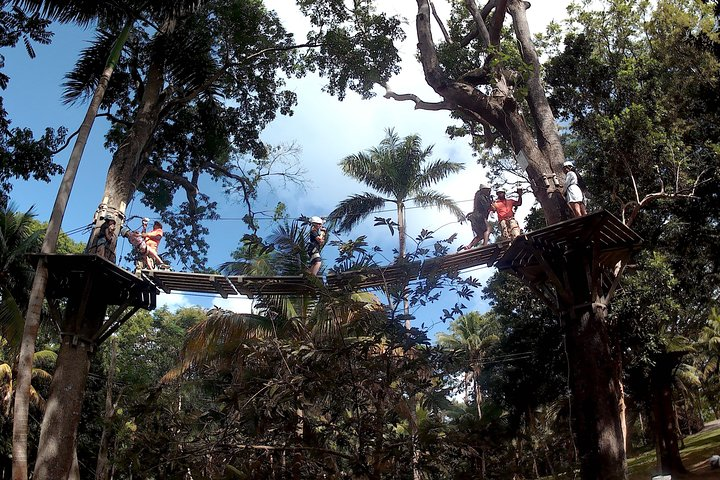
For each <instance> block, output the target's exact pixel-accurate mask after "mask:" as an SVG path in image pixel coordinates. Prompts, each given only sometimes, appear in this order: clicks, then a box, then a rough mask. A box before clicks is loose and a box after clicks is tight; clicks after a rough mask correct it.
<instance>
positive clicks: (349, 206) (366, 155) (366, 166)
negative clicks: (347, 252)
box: [328, 128, 465, 258]
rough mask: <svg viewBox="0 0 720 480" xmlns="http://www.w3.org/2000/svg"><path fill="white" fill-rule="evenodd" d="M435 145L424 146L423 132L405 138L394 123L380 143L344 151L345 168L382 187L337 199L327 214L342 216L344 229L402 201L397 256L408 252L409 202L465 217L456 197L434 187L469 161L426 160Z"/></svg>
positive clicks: (340, 225) (339, 218) (340, 224)
mask: <svg viewBox="0 0 720 480" xmlns="http://www.w3.org/2000/svg"><path fill="white" fill-rule="evenodd" d="M432 150H433V146H432V145H431V146H429V147H427V148H424V149H423V148H422V144H421V140H420V137H419V136H418V135H409V136H407V137H405V138H403V139H401V138H400V137H399V136H398V135H397V133H395V130H394V129H392V128H390V129H388V130H387V131H386V136H385V138H384V139H383V140H382V141H381V142H380V145H379V146H377V147H373V148H371V149H370V150H368V151H366V152H360V153H356V154H354V155H350V156H348V157H345V158H344V159H343V160H342V161H341V162H340V167H341V168H342V171H343V173H344V174H346V175H348V176H350V177H353V178H355V179H356V180H359V181H360V182H362V183H364V184H366V185H368V186H369V187H371V188H372V189H373V190H375V191H376V192H378V193H369V192H365V193H363V194H360V195H351V196H350V197H349V198H347V199H345V200H343V201H341V202H340V203H339V204H338V206H337V207H336V208H335V209H334V210H333V211H332V212H331V213H330V215H329V216H328V219H329V220H333V221H335V222H337V228H338V229H339V231H349V230H351V229H352V228H353V227H354V226H355V225H357V224H358V223H360V222H361V221H362V220H364V219H365V218H366V217H368V216H369V215H370V214H372V213H373V212H377V211H378V210H380V209H382V208H384V207H385V204H386V203H387V202H390V203H394V204H395V205H396V207H397V222H398V238H399V248H398V258H403V257H404V256H405V235H406V225H405V205H406V203H407V202H408V201H410V200H414V201H415V203H416V204H417V205H419V206H421V207H436V208H440V209H445V210H448V211H450V212H451V213H452V214H454V215H455V216H456V217H457V218H458V220H463V219H464V218H465V216H464V213H463V211H462V210H461V209H460V207H458V206H457V204H456V203H455V202H454V201H453V200H452V199H450V198H449V197H447V196H446V195H443V194H441V193H439V192H437V191H434V190H431V189H430V188H429V187H430V186H432V185H434V184H436V183H437V182H439V181H440V180H443V179H444V178H446V177H448V176H449V175H450V174H452V173H457V172H459V171H460V170H462V169H463V168H464V166H463V165H462V164H461V163H457V162H451V161H449V160H434V161H432V162H430V163H427V162H428V161H429V158H430V156H431V155H432Z"/></svg>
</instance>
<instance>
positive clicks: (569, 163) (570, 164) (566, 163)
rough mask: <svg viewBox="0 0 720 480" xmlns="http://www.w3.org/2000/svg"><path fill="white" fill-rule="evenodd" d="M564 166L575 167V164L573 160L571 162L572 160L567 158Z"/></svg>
mask: <svg viewBox="0 0 720 480" xmlns="http://www.w3.org/2000/svg"><path fill="white" fill-rule="evenodd" d="M563 167H568V168H575V164H574V163H573V162H571V161H570V160H566V161H565V162H564V163H563Z"/></svg>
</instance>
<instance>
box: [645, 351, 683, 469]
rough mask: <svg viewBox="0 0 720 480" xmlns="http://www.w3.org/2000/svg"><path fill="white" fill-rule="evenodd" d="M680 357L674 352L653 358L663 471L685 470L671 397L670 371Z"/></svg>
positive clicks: (654, 400)
mask: <svg viewBox="0 0 720 480" xmlns="http://www.w3.org/2000/svg"><path fill="white" fill-rule="evenodd" d="M680 357H681V355H678V354H674V353H667V354H662V355H660V357H659V358H658V359H656V361H655V366H654V368H653V371H652V376H651V379H650V382H651V385H650V387H651V389H652V396H651V399H652V413H653V422H654V424H655V432H656V444H655V448H656V450H657V458H658V464H659V465H658V466H659V467H660V468H661V469H662V471H663V473H666V474H680V473H686V472H687V470H686V469H685V466H684V465H683V463H682V458H681V457H680V448H679V446H678V434H677V430H676V429H675V417H676V413H675V408H674V407H673V398H672V383H673V371H674V370H675V368H677V365H678V363H679V361H680Z"/></svg>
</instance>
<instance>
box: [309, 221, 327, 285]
mask: <svg viewBox="0 0 720 480" xmlns="http://www.w3.org/2000/svg"><path fill="white" fill-rule="evenodd" d="M325 233H326V230H325V228H324V227H323V220H322V218H320V217H316V216H314V217H310V241H309V242H308V244H307V253H308V256H309V257H310V268H308V273H310V274H312V275H315V276H317V274H318V272H319V271H320V266H321V265H322V258H320V250H321V249H322V246H323V245H324V244H325Z"/></svg>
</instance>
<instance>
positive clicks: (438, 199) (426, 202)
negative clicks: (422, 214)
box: [414, 190, 465, 221]
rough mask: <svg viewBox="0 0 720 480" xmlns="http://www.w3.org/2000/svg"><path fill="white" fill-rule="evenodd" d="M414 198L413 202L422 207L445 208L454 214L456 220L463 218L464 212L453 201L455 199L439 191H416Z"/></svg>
mask: <svg viewBox="0 0 720 480" xmlns="http://www.w3.org/2000/svg"><path fill="white" fill-rule="evenodd" d="M414 200H415V203H417V204H418V205H420V206H422V207H435V208H438V209H441V210H447V211H449V212H450V213H452V214H453V215H455V217H457V219H458V221H462V220H464V219H465V212H463V211H462V209H461V208H460V207H458V205H457V203H455V200H453V199H451V198H450V197H448V196H447V195H444V194H442V193H440V192H436V191H434V190H424V191H421V192H418V193H417V194H416V195H415V198H414Z"/></svg>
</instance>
